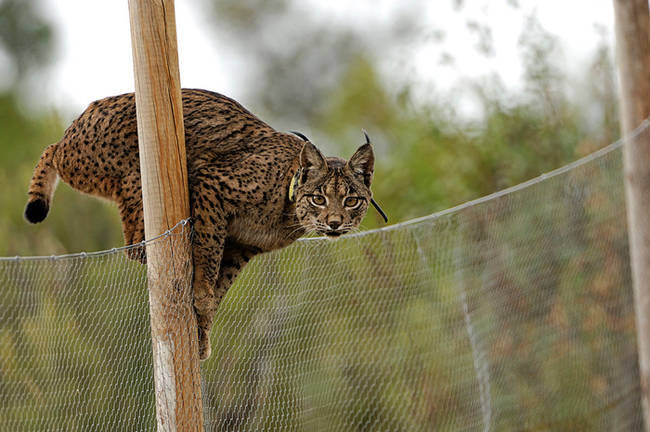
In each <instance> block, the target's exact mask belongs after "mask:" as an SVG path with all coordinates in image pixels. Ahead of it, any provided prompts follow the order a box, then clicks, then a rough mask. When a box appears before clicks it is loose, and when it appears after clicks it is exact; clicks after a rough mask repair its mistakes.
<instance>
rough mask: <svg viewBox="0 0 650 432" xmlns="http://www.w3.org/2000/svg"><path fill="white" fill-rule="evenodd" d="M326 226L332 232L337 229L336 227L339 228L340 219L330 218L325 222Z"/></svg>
mask: <svg viewBox="0 0 650 432" xmlns="http://www.w3.org/2000/svg"><path fill="white" fill-rule="evenodd" d="M327 225H329V227H330V228H331V229H333V230H335V229H337V228H338V227H340V226H341V219H338V218H332V219H330V220H328V221H327Z"/></svg>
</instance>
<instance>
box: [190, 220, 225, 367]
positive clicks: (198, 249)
mask: <svg viewBox="0 0 650 432" xmlns="http://www.w3.org/2000/svg"><path fill="white" fill-rule="evenodd" d="M194 236H195V238H194V242H193V245H192V255H193V260H194V279H193V282H192V291H193V293H194V310H195V311H196V320H197V326H198V334H199V358H200V359H201V360H205V359H206V358H208V357H210V329H211V328H212V320H213V318H214V314H215V312H216V310H217V306H218V305H219V301H218V300H217V299H218V297H217V295H216V293H215V288H216V286H217V280H218V277H219V266H220V264H221V258H222V256H223V249H224V245H225V242H226V230H225V227H224V226H223V225H206V224H205V223H204V222H203V221H201V220H200V219H198V218H197V220H196V222H195V223H194Z"/></svg>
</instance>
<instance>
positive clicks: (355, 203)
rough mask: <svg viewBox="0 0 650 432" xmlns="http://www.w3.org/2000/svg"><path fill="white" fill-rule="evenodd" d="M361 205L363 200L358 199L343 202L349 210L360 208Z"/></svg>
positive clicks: (348, 198) (350, 198) (347, 199)
mask: <svg viewBox="0 0 650 432" xmlns="http://www.w3.org/2000/svg"><path fill="white" fill-rule="evenodd" d="M360 203H361V200H360V199H359V198H357V197H347V198H346V199H345V200H343V205H344V206H346V207H349V208H355V207H357V206H359V204H360Z"/></svg>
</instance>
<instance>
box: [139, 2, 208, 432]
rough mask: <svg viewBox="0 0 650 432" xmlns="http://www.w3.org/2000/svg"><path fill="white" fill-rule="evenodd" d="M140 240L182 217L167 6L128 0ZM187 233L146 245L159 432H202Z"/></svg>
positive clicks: (181, 158) (170, 6)
mask: <svg viewBox="0 0 650 432" xmlns="http://www.w3.org/2000/svg"><path fill="white" fill-rule="evenodd" d="M129 15H130V20H131V41H132V46H133V65H134V71H135V89H136V92H135V95H136V110H137V117H138V142H139V151H140V172H141V174H142V199H143V204H144V219H145V234H146V238H147V239H151V238H153V237H155V236H157V235H159V234H161V233H163V232H165V231H166V230H168V229H170V228H172V227H173V226H174V225H176V223H177V222H179V221H181V220H183V219H186V218H188V217H189V215H190V212H189V194H188V185H187V164H186V159H185V133H184V127H183V107H182V100H181V88H180V76H179V71H178V53H177V47H176V24H175V18H174V2H173V0H129ZM188 231H189V229H188V228H185V229H184V230H183V233H182V235H174V236H171V237H170V239H169V240H163V241H157V242H153V243H152V244H150V245H148V246H147V275H148V280H149V305H150V314H151V335H152V342H153V358H154V379H155V389H156V416H157V419H158V430H159V431H202V430H203V409H202V408H203V406H202V398H201V381H200V371H199V360H198V349H197V345H198V341H197V328H196V318H195V315H194V309H193V308H192V295H191V271H192V266H191V259H192V255H191V248H190V244H189V235H187V234H188Z"/></svg>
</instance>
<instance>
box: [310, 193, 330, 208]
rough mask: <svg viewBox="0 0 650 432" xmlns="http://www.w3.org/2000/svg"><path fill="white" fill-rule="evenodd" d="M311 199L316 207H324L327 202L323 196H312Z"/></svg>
mask: <svg viewBox="0 0 650 432" xmlns="http://www.w3.org/2000/svg"><path fill="white" fill-rule="evenodd" d="M309 198H310V199H311V203H312V204H314V205H316V206H324V205H325V203H326V202H327V200H326V199H325V197H324V196H323V195H312V196H310V197H309Z"/></svg>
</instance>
